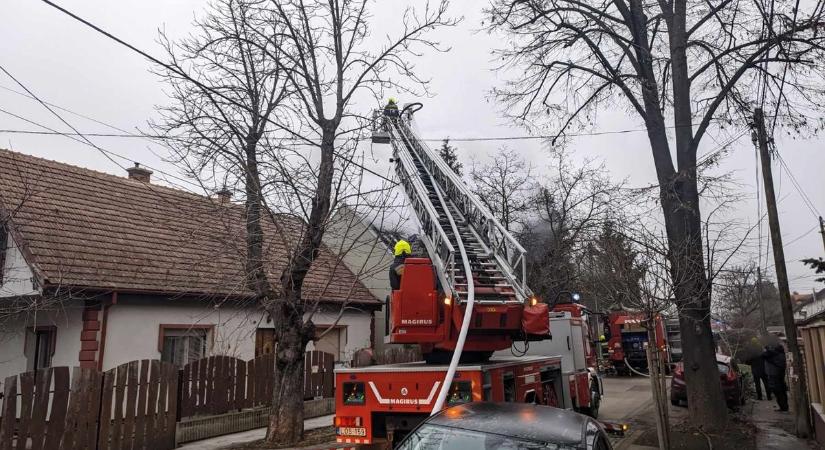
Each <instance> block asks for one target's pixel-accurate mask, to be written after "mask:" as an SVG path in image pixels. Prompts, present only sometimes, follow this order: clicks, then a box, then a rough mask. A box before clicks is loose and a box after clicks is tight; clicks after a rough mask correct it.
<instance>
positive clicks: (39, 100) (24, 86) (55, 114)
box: [0, 65, 126, 170]
mask: <svg viewBox="0 0 825 450" xmlns="http://www.w3.org/2000/svg"><path fill="white" fill-rule="evenodd" d="M0 71H3V73H5V74H6V75H7V76H8V77H9V78H11V79H12V80H14V82H15V83H17V85H18V86H20V88H22V89H23V90H24V91H26V93H28V94H29V95H30V96H31V97H32V98H34V99H35V100H37V101H38V102H39V103H40V104H41V105H43V107H44V108H46V109H47V110H48V111H49V112H50V113H52V114H53V115H54V116H55V117H57V118H58V119H60V121H61V122H63V123H64V124H65V125H66V126H67V127H69V128H71V129H72V131H74V132H75V133H78V134H80V132H79V131H77V129H76V128H75V127H74V126H72V124H70V123H69V122H67V121H66V119H64V118H63V117H62V116H61V115H60V114H58V113H57V112H56V111H55V110H54V109H52V107H51V106H49V105H47V104H46V103H45V102H44V101H43V100H41V99H40V98H39V97H38V96H36V95H34V92H32V91H31V90H29V88H27V87H26V85H24V84H23V83H22V82H20V80H18V79H17V78H15V77H14V75H12V74H11V73H9V71H8V70H6V68H5V67H3V66H2V65H0ZM80 136H81V137H82V138H83V140H84V141H86V142H88V143H89V145H91V146H92V147H94V148H96V149H98V150H99V151H100V152H101V153H102V154H103V156H105V157H106V159H108V160H109V161H111V162H112V163H114V164H115V165H117V166H119V167H120V168H121V169H123V170H126V169H125V168H124V167H123V166H121V165H120V164H119V163H118V162H117V161H115V160H114V159H113V158H112V157H111V156H109V155H108V154H107V153H106V151H104V150H103V149H101V148H100V147H98V146H97V145H96V144H95V143H93V142H92V141H90V140H89V139H88V138H87V137H85V136H83V135H82V134H80Z"/></svg>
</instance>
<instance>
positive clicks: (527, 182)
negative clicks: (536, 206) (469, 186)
mask: <svg viewBox="0 0 825 450" xmlns="http://www.w3.org/2000/svg"><path fill="white" fill-rule="evenodd" d="M470 179H471V180H472V181H473V184H474V185H475V188H476V194H477V195H478V197H479V199H481V202H482V203H484V206H486V207H487V208H488V209H489V210H490V212H492V213H493V215H495V217H496V218H497V219H498V220H499V222H501V224H502V225H503V226H504V228H505V229H506V230H507V231H516V229H520V228H521V226H522V225H523V224H524V221H525V215H526V213H527V212H528V211H529V210H530V207H531V204H530V196H531V195H533V191H534V190H535V185H534V182H533V167H532V166H531V165H530V164H528V163H527V162H525V161H524V159H523V158H522V157H520V156H519V155H518V153H516V152H515V151H514V150H512V149H509V148H507V147H501V148H500V149H498V151H497V152H496V153H495V154H494V155H493V160H492V161H490V162H489V163H485V164H478V163H476V161H473V165H472V168H471V169H470Z"/></svg>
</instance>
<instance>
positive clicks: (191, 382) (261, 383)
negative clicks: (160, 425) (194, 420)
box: [180, 355, 275, 417]
mask: <svg viewBox="0 0 825 450" xmlns="http://www.w3.org/2000/svg"><path fill="white" fill-rule="evenodd" d="M274 374H275V358H274V356H273V355H263V356H259V357H257V358H254V359H251V360H249V361H244V360H242V359H238V358H233V357H231V356H210V357H208V358H203V359H199V360H197V361H193V362H191V363H189V364H187V365H185V366H183V369H182V370H181V376H180V379H181V398H180V415H181V417H191V416H196V415H215V414H223V413H226V412H229V411H235V410H239V409H244V408H253V407H256V406H262V405H265V404H268V403H269V402H271V401H272V381H273V376H274Z"/></svg>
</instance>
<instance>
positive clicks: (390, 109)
mask: <svg viewBox="0 0 825 450" xmlns="http://www.w3.org/2000/svg"><path fill="white" fill-rule="evenodd" d="M384 115H385V116H389V117H398V103H397V102H396V101H395V99H394V98H390V99H389V100H388V101H387V106H385V107H384Z"/></svg>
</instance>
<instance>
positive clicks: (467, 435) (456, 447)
mask: <svg viewBox="0 0 825 450" xmlns="http://www.w3.org/2000/svg"><path fill="white" fill-rule="evenodd" d="M574 448H575V447H571V446H569V445H566V444H556V443H552V442H537V441H528V440H524V439H519V438H515V437H511V436H503V435H500V434H493V433H482V432H480V431H472V430H462V429H459V428H452V427H442V426H438V425H428V424H427V425H422V426H421V427H420V428H418V429H417V430H416V431H415V432H413V433H412V434H410V435H409V436H408V437H407V439H406V440H404V442H403V443H402V444H401V446H400V447H398V449H399V450H442V449H444V450H446V449H450V450H471V449H473V450H474V449H490V450H492V449H503V450H538V449H542V450H572V449H574Z"/></svg>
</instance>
